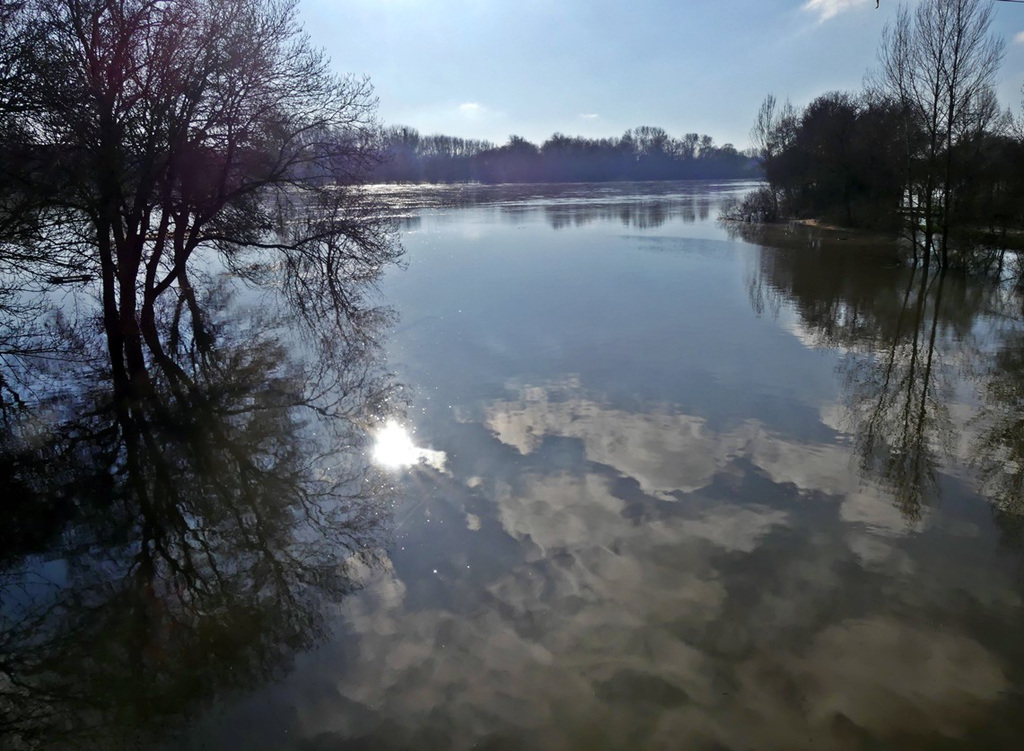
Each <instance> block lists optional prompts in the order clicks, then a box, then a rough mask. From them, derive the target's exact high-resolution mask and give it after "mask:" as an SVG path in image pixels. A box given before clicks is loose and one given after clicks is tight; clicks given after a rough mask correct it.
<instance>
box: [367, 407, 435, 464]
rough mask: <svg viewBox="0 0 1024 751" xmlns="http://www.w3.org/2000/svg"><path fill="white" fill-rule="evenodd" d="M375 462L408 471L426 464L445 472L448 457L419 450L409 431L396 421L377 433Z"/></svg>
mask: <svg viewBox="0 0 1024 751" xmlns="http://www.w3.org/2000/svg"><path fill="white" fill-rule="evenodd" d="M372 458H373V462H374V463H375V464H378V465H380V466H382V467H387V468H388V469H406V468H408V467H412V466H413V465H416V464H426V465H428V466H431V467H433V468H434V469H437V470H441V471H443V470H444V465H445V460H446V458H447V457H446V456H445V453H444V452H443V451H434V450H432V449H424V448H417V446H416V445H415V444H414V443H413V442H412V436H411V435H410V433H409V431H408V429H406V428H405V427H403V426H402V425H400V424H398V423H397V422H395V421H394V420H388V421H387V423H385V425H384V427H383V428H381V429H380V430H379V431H378V432H377V436H376V441H375V442H374V446H373V455H372Z"/></svg>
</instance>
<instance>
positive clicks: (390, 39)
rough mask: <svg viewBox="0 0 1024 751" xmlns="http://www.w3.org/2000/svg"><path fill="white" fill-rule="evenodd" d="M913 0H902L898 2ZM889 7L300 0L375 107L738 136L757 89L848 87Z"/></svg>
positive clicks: (1000, 14) (388, 117)
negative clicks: (371, 94) (362, 80)
mask: <svg viewBox="0 0 1024 751" xmlns="http://www.w3.org/2000/svg"><path fill="white" fill-rule="evenodd" d="M911 4H913V0H912V1H911ZM994 5H995V6H996V7H995V11H996V15H995V23H994V30H995V32H996V33H997V34H999V35H1001V36H1003V37H1004V38H1005V40H1006V57H1005V60H1004V62H1003V67H1002V69H1001V72H1000V84H999V89H998V91H999V95H1000V100H1001V102H1002V103H1003V106H1004V107H1005V106H1009V107H1011V108H1012V109H1013V110H1014V112H1020V108H1021V84H1022V83H1024V5H1016V4H1011V3H1001V2H997V3H994ZM897 6H898V4H897V3H896V2H894V1H893V0H881V8H880V9H879V10H875V0H632V2H624V1H623V0H300V6H299V7H300V13H301V16H302V20H303V22H304V24H305V26H306V30H307V31H308V32H309V34H310V35H311V36H312V38H313V41H314V43H315V44H317V45H318V46H320V47H323V48H324V49H326V50H327V52H328V54H329V55H330V56H331V59H332V61H333V65H334V67H335V68H337V69H338V70H339V71H344V72H349V73H357V74H364V73H365V74H367V75H369V76H370V79H371V80H372V82H373V85H374V87H375V90H376V94H377V96H378V97H379V99H380V112H379V114H380V116H381V118H382V119H383V120H384V121H385V122H386V123H389V124H392V123H401V124H403V125H411V126H413V127H415V128H418V129H419V130H420V131H421V132H423V133H437V132H440V133H447V134H450V135H458V136H464V137H471V138H486V139H489V140H492V141H495V142H497V143H504V142H505V140H507V138H508V136H509V135H511V134H516V135H521V136H524V137H526V138H528V139H530V140H532V141H535V142H541V141H543V140H544V139H545V138H547V137H548V136H549V135H551V134H552V133H554V132H556V131H560V132H562V133H566V134H569V135H586V136H612V135H619V134H621V133H622V132H623V131H624V130H625V129H626V128H630V127H635V126H637V125H658V126H661V127H663V128H665V129H666V130H668V131H669V132H670V133H672V134H673V135H677V136H678V135H682V134H683V133H686V132H690V131H698V132H701V133H708V134H710V135H712V136H713V137H714V138H715V141H716V143H720V144H721V143H726V142H732V143H733V144H735V145H736V146H737V147H739V148H744V147H745V146H746V145H748V136H747V134H748V132H749V130H750V126H751V124H752V122H753V119H754V116H755V113H756V111H757V107H758V105H759V104H760V102H761V100H762V99H763V98H764V95H765V94H767V93H768V92H772V93H774V94H775V95H776V96H778V97H780V98H782V99H784V98H786V97H788V98H790V99H791V100H792V101H793V102H794V104H806V103H807V102H808V101H809V100H810V99H812V98H813V97H814V96H816V95H817V94H820V93H824V92H825V91H828V90H831V89H857V88H859V87H860V85H861V82H862V81H863V78H864V74H865V73H866V72H867V70H868V69H869V68H870V67H872V66H873V65H874V62H875V52H876V49H877V45H878V39H879V37H880V35H881V31H882V27H883V26H884V25H885V22H886V20H888V19H890V18H892V17H893V16H894V15H895V12H896V8H897Z"/></svg>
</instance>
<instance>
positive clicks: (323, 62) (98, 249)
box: [0, 0, 399, 392]
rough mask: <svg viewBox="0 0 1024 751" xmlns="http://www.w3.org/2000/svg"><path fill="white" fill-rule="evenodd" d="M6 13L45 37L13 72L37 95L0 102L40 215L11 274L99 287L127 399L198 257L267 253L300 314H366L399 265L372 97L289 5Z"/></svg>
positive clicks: (28, 0) (5, 254)
mask: <svg viewBox="0 0 1024 751" xmlns="http://www.w3.org/2000/svg"><path fill="white" fill-rule="evenodd" d="M4 14H5V18H4V22H5V24H15V25H16V27H17V28H18V29H19V30H20V31H19V33H24V34H28V35H30V36H31V37H32V38H33V40H35V41H34V43H33V44H32V45H28V46H25V47H23V48H20V49H19V50H18V52H17V56H16V57H15V58H14V59H13V60H12V61H11V62H10V63H9V64H7V65H6V66H5V67H8V68H9V67H10V65H16V66H17V70H18V73H19V76H20V78H21V80H23V81H24V84H25V85H23V86H22V87H21V88H20V89H19V90H18V97H19V98H18V100H17V102H16V104H17V107H16V108H14V107H13V104H12V103H11V102H10V101H8V100H9V99H10V97H7V98H5V102H4V103H5V104H7V105H9V106H7V107H6V109H7V110H8V112H7V114H6V115H5V118H6V119H7V120H11V118H15V119H16V121H17V124H18V125H19V126H20V127H19V128H18V129H17V131H16V132H17V134H18V139H19V142H18V143H14V144H11V143H8V144H7V145H6V146H4V150H5V155H9V156H11V157H12V158H11V159H7V160H5V161H6V162H7V164H8V167H7V171H8V172H9V173H10V174H13V175H14V176H15V177H17V178H19V180H20V183H19V185H18V187H17V190H13V189H8V190H6V191H5V193H6V195H3V196H0V207H3V206H4V205H5V204H10V203H12V201H11V200H10V195H12V194H16V195H17V196H19V197H23V198H24V197H29V198H31V199H32V202H33V206H32V208H33V215H34V216H36V217H39V221H38V223H37V225H36V226H35V228H34V233H32V235H31V236H28V235H26V234H25V233H22V234H21V235H19V236H17V237H14V238H13V239H12V237H11V236H8V237H7V238H6V242H3V243H0V261H6V260H9V259H11V258H18V257H26V258H28V257H33V258H34V259H35V260H36V261H39V263H38V264H36V265H35V266H34V267H32V268H31V269H29V266H28V265H27V264H23V265H22V267H21V269H20V270H26V269H28V270H30V271H31V270H34V271H36V272H38V273H39V274H41V275H43V276H44V277H46V276H49V277H51V278H55V279H57V280H60V279H62V278H67V277H68V276H69V275H70V276H71V277H72V278H75V279H81V278H84V277H86V276H94V277H95V278H98V279H99V280H100V284H99V293H100V296H101V299H102V311H103V324H104V329H105V331H106V335H107V341H108V345H109V354H110V359H111V364H112V375H113V380H114V384H115V386H116V388H117V389H118V390H119V391H122V392H130V391H133V390H138V389H142V390H145V389H147V388H148V385H147V375H146V368H145V367H144V363H143V359H144V357H146V356H147V355H145V354H144V349H143V347H142V342H143V341H144V340H145V341H146V342H147V343H148V344H149V347H148V349H149V351H151V352H152V353H153V355H152V356H154V357H156V358H160V357H161V356H162V349H161V346H160V341H159V337H158V336H157V334H156V325H155V322H154V307H155V305H156V302H157V300H158V298H159V297H160V296H161V295H162V294H163V293H164V292H166V291H167V290H168V289H169V288H171V287H179V288H182V289H187V287H188V286H189V281H188V269H189V267H190V264H191V263H193V259H194V257H195V256H196V254H197V252H198V251H200V249H203V248H206V249H211V250H213V249H215V250H217V251H219V253H220V255H221V256H222V257H223V258H225V259H226V260H227V261H228V262H229V263H231V264H234V265H235V266H237V267H238V268H239V269H242V268H243V267H245V264H244V263H243V262H242V259H243V258H244V257H245V255H244V254H246V253H250V254H251V253H252V252H253V251H254V250H255V251H256V252H259V253H263V254H272V256H273V257H272V258H266V257H265V256H264V257H262V258H261V259H260V260H261V262H262V263H263V264H264V265H275V266H277V267H278V268H283V269H284V270H285V271H286V272H287V282H286V286H287V287H288V288H289V289H291V290H292V291H293V292H295V299H296V300H297V301H298V302H300V303H301V305H302V309H303V310H304V311H306V312H308V313H310V314H323V313H328V312H330V313H333V314H336V315H338V318H339V323H343V322H344V320H345V319H346V318H351V317H353V316H358V315H361V314H362V312H363V310H362V309H363V300H362V298H361V297H360V292H359V290H360V285H359V284H354V282H359V283H362V282H366V281H372V280H373V279H374V278H376V276H377V275H378V274H379V273H380V270H381V268H382V266H383V265H384V264H385V263H387V262H389V261H392V260H394V259H395V258H396V257H397V255H398V253H399V249H398V247H397V245H396V244H395V242H394V239H393V236H392V234H391V232H390V229H389V225H388V224H387V223H386V222H385V221H383V220H382V219H381V218H380V216H381V213H380V211H379V210H378V207H377V206H375V205H374V204H373V202H372V201H371V200H370V199H369V197H368V196H367V195H366V194H365V193H364V192H361V191H360V190H359V189H358V188H357V187H355V185H356V183H358V182H359V180H360V178H361V176H362V175H363V174H364V173H366V171H367V170H368V169H369V168H370V167H371V166H372V164H373V163H374V161H375V159H376V154H377V150H376V140H375V138H376V136H375V134H376V133H377V130H378V129H377V127H376V122H375V119H374V113H375V106H376V102H375V100H374V98H373V96H372V90H371V88H370V86H369V84H368V82H367V81H366V80H360V79H353V78H342V77H338V76H336V75H335V74H333V73H332V72H331V71H330V68H329V65H328V61H327V59H326V58H325V57H324V56H323V54H322V53H321V52H319V51H318V50H316V49H314V48H312V47H311V46H310V44H309V41H308V39H307V37H306V36H305V34H304V33H303V32H302V30H301V28H300V27H299V25H298V23H297V21H296V11H295V0H25V1H24V2H22V3H14V4H11V3H7V4H5V5H4ZM12 28H13V27H12ZM3 73H4V71H3V70H0V74H3ZM12 165H14V166H12ZM0 210H2V209H0ZM4 219H6V216H4V217H0V222H2V221H3V220H4ZM33 248H34V249H36V250H37V251H38V250H39V249H43V250H44V251H45V252H42V253H39V252H36V253H35V254H34V255H33V253H31V252H30V251H31V250H32V249H33ZM43 262H45V264H44V263H43ZM54 269H56V270H57V271H56V272H55V271H54Z"/></svg>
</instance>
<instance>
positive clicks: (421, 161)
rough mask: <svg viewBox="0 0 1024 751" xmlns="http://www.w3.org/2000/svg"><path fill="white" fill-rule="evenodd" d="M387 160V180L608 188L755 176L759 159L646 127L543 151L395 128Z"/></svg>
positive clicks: (517, 141)
mask: <svg viewBox="0 0 1024 751" xmlns="http://www.w3.org/2000/svg"><path fill="white" fill-rule="evenodd" d="M382 140H383V151H384V155H385V158H384V161H383V162H382V163H381V164H379V165H378V166H377V167H376V168H375V169H374V172H373V178H374V179H375V180H378V181H380V182H414V183H419V182H481V183H525V182H538V183H546V182H605V181H612V180H692V179H704V178H738V177H752V176H753V175H754V173H755V168H756V160H755V159H754V158H753V155H752V154H751V153H749V152H748V153H743V152H740V151H738V150H737V149H736V147H735V146H733V145H732V144H730V143H727V144H724V145H722V146H717V145H715V142H714V139H713V138H712V137H711V136H708V135H700V134H698V133H687V134H685V135H684V136H683V137H682V138H675V137H673V136H671V135H669V134H668V133H667V132H666V131H665V130H664V129H663V128H658V127H654V126H649V125H645V126H641V127H638V128H635V129H630V130H627V131H626V132H625V133H624V134H623V135H622V136H620V137H617V138H586V137H583V136H566V135H563V134H561V133H555V134H554V135H552V136H551V137H550V138H548V139H547V140H546V141H544V143H542V144H541V145H540V146H538V145H536V144H534V143H531V142H530V141H528V140H526V139H525V138H522V137H520V136H510V137H509V140H508V142H507V143H505V144H504V145H502V146H497V145H495V144H494V143H491V142H489V141H483V140H474V139H465V138H458V137H454V136H446V135H421V134H420V133H419V132H418V131H417V130H416V129H415V128H410V127H407V126H403V125H395V126H391V127H388V128H385V129H384V131H383V133H382Z"/></svg>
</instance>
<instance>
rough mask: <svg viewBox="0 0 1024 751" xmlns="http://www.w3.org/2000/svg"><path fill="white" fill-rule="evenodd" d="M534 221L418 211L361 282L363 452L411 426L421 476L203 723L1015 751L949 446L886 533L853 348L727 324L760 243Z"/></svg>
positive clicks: (885, 502) (669, 226)
mask: <svg viewBox="0 0 1024 751" xmlns="http://www.w3.org/2000/svg"><path fill="white" fill-rule="evenodd" d="M544 209H545V205H544V203H543V201H540V202H538V204H537V206H536V207H535V208H530V207H526V208H523V209H522V211H521V212H519V217H518V222H517V223H516V224H509V223H507V222H503V221H502V219H501V218H500V215H499V214H495V213H494V212H493V211H492V210H491V208H490V207H487V206H484V207H479V208H472V207H471V208H463V209H458V210H448V211H446V212H445V213H443V214H436V215H435V214H433V213H431V211H425V212H424V213H423V215H422V219H421V221H420V222H418V223H417V227H416V229H415V231H414V232H412V233H411V234H409V235H407V238H406V245H407V247H408V250H409V268H408V270H407V271H405V272H400V273H397V274H394V275H392V277H391V278H390V279H389V280H388V283H387V284H386V285H385V287H386V290H385V291H386V294H387V295H388V297H389V298H390V300H391V301H393V302H394V303H395V304H396V306H397V307H398V308H399V311H400V313H401V316H402V318H401V323H400V324H399V327H398V330H397V331H396V332H395V334H394V338H393V341H392V343H391V352H390V358H391V363H392V366H393V367H394V368H396V370H397V371H398V373H399V375H400V377H401V378H402V379H403V380H404V381H405V382H406V383H408V384H409V385H410V387H412V389H413V390H414V392H415V394H416V396H415V401H414V404H413V409H412V410H410V419H411V423H415V425H416V428H417V437H416V438H415V441H414V440H413V439H412V438H410V436H409V434H408V433H399V432H395V433H394V434H393V435H392V436H391V437H390V438H389V439H388V440H390V441H391V444H392V449H391V454H389V456H391V459H385V463H389V462H390V463H394V464H397V465H403V466H404V465H409V464H414V463H417V462H420V461H421V457H422V455H421V454H420V453H418V452H421V451H424V450H423V449H418V448H416V445H417V444H419V443H420V442H421V441H422V442H423V443H425V444H428V445H430V446H432V447H433V449H432V450H429V451H428V453H429V454H430V456H432V457H435V458H437V457H441V458H446V463H445V465H444V467H445V472H443V473H442V472H437V471H434V470H431V469H429V468H423V469H422V471H416V472H413V473H410V474H408V475H406V476H405V480H404V482H405V487H406V500H405V501H404V503H403V505H402V507H401V508H400V509H399V510H398V512H397V514H396V519H398V520H400V522H401V523H400V525H399V528H398V530H397V532H396V539H395V541H394V544H393V547H392V550H391V555H390V562H389V564H388V566H387V568H386V569H385V570H384V571H383V572H380V573H379V574H378V575H377V576H376V577H375V579H374V582H373V583H372V584H371V585H370V586H369V587H368V588H367V589H366V590H365V591H364V592H362V593H360V594H359V595H358V596H356V597H352V598H350V599H349V600H347V601H346V602H344V603H343V605H342V609H341V613H340V626H339V638H338V639H337V640H336V641H334V642H332V643H331V644H329V645H328V646H326V647H324V648H322V649H320V650H319V651H318V652H317V653H316V654H315V655H313V656H309V657H305V658H302V659H300V660H299V663H298V667H297V669H296V671H295V672H294V673H293V674H292V676H291V677H290V678H289V679H288V680H286V681H285V682H284V683H283V684H281V686H279V687H278V688H277V689H274V690H273V691H270V692H267V693H266V694H265V695H261V696H260V697H258V698H256V699H252V700H249V701H247V702H244V703H242V704H241V705H239V706H236V707H234V708H233V709H231V710H230V711H228V712H227V714H226V715H224V716H218V717H217V718H215V719H212V720H210V724H209V726H207V728H206V731H207V732H208V733H209V737H211V738H214V739H216V738H218V737H220V738H225V737H229V736H230V737H231V738H233V739H234V740H235V742H244V743H245V744H246V745H249V746H251V747H254V748H256V747H259V748H269V747H283V746H291V747H295V748H317V749H319V748H342V747H348V746H346V745H345V742H354V741H356V740H360V739H361V742H363V743H364V745H363V746H359V745H358V744H357V745H355V746H352V747H360V748H362V747H368V748H407V747H409V748H449V747H450V748H471V747H478V748H540V749H548V748H551V749H556V748H769V747H772V748H842V749H845V748H851V749H853V748H862V747H866V746H867V747H874V746H879V745H881V746H886V747H891V748H917V747H921V748H927V747H934V746H935V745H937V744H938V743H940V742H943V743H949V744H951V746H956V745H958V744H962V745H963V746H964V747H999V746H1003V747H1008V748H1009V747H1013V744H1012V739H1014V738H1017V737H1018V735H1017V734H1018V733H1019V732H1020V731H1021V729H1022V728H1021V725H1020V723H1021V720H1020V719H1019V717H1018V716H1019V712H1016V711H1015V709H1016V708H1018V707H1019V706H1020V696H1019V693H1018V692H1017V689H1015V688H1014V686H1015V685H1019V681H1020V679H1021V677H1022V672H1021V667H1022V666H1024V649H1022V648H1021V647H1020V646H1018V643H1019V638H1018V627H1019V623H1020V616H1021V612H1022V611H1021V600H1020V594H1019V591H1020V590H1019V583H1018V581H1019V580H1018V569H1017V568H1016V567H1017V566H1019V558H1018V555H1017V554H1016V553H1013V552H1011V551H1008V550H1006V549H1001V548H999V547H998V545H997V532H998V531H997V529H996V528H995V526H994V525H993V522H992V515H991V512H990V508H989V505H988V504H987V503H986V502H985V501H984V500H983V499H982V498H981V497H980V496H979V495H978V494H977V493H976V491H975V490H974V489H973V485H972V481H971V479H970V473H969V472H967V471H966V470H964V469H963V468H962V467H961V466H960V465H959V464H957V461H956V455H957V452H954V458H953V459H951V460H950V462H949V463H947V464H946V465H942V466H940V467H939V469H938V473H937V476H936V479H935V491H934V496H932V497H929V499H928V501H929V502H928V503H927V504H926V505H925V506H924V507H922V508H921V510H920V514H919V516H918V518H917V520H916V521H914V522H910V521H908V519H907V517H906V515H905V514H902V513H901V511H900V509H899V508H897V505H896V499H895V496H894V493H895V492H896V491H895V490H893V489H892V488H891V487H889V486H888V485H886V484H885V483H883V482H881V481H879V480H877V479H876V478H874V477H873V476H871V475H866V474H864V473H862V472H861V471H860V470H861V467H860V464H859V462H858V459H857V456H856V450H855V449H856V440H855V436H854V435H853V433H854V430H853V428H852V427H851V426H850V424H849V423H850V419H849V405H848V404H846V403H845V402H844V393H843V388H844V385H843V383H844V381H843V377H844V374H846V373H848V371H849V369H850V368H851V367H852V366H851V365H850V364H849V363H848V362H847V360H848V358H849V357H850V355H851V352H853V351H854V350H856V349H858V348H859V349H860V350H862V351H866V352H870V351H872V348H871V347H870V346H868V345H863V346H862V345H861V344H857V343H856V342H855V341H853V340H851V342H849V343H848V345H849V346H846V345H840V344H839V343H838V341H831V346H830V343H829V342H828V341H825V338H824V337H823V336H822V335H821V333H820V332H815V331H812V330H811V329H810V328H808V327H807V325H806V324H805V323H803V322H802V321H803V320H804V319H805V318H806V315H803V316H798V315H797V312H798V311H796V310H794V308H792V307H787V306H788V305H789V303H786V302H783V303H782V307H783V308H784V309H783V310H782V311H781V312H779V313H778V315H770V314H768V313H764V314H762V315H760V316H756V315H754V313H753V312H752V309H751V296H750V293H749V289H748V287H749V284H748V283H749V279H748V278H747V277H749V272H750V268H751V265H752V264H755V265H756V264H757V262H758V258H759V257H760V254H761V253H762V252H763V253H770V252H771V251H760V250H759V249H758V248H757V247H755V246H753V245H748V244H745V243H743V242H741V241H740V240H738V239H729V238H728V236H727V235H726V233H725V232H724V231H723V230H722V228H720V227H719V226H718V225H716V224H715V223H714V222H713V220H709V221H705V222H703V223H702V222H701V221H697V222H696V223H691V222H690V221H688V220H687V218H686V217H683V216H682V215H679V216H675V217H672V216H670V217H669V218H668V219H667V220H666V221H665V222H664V223H662V224H660V225H658V226H657V227H651V228H650V229H649V230H642V231H641V230H638V229H637V228H636V227H635V226H634V227H631V228H630V229H629V230H628V231H624V228H623V225H622V223H620V222H619V220H618V219H617V218H615V217H616V215H615V212H614V211H608V212H606V215H602V216H598V217H597V218H595V219H593V221H581V222H577V223H570V224H562V225H559V227H557V228H556V227H555V226H553V225H552V224H551V223H550V222H549V218H550V212H545V210H544ZM559 212H561V213H564V214H567V215H569V216H571V214H572V208H571V204H570V205H569V206H566V205H564V204H562V205H560V206H559ZM669 213H671V212H669ZM585 215H586V216H591V215H590V214H585ZM713 216H714V211H713V210H712V211H711V217H712V218H713ZM844 316H845V318H844V320H847V319H849V316H847V315H846V314H845V313H844ZM859 335H860V334H858V336H859ZM844 368H845V370H844ZM959 391H960V392H962V391H964V388H963V387H962V385H961V386H960V388H959ZM958 409H960V412H963V413H964V419H963V420H960V422H965V421H966V420H967V419H968V418H969V415H967V414H966V411H967V408H966V407H958ZM953 411H954V412H955V411H956V409H954V410H953ZM442 452H443V453H442ZM963 453H964V452H963V451H960V454H961V455H962V454H963ZM435 455H436V456H435ZM430 463H431V460H427V464H430ZM254 718H259V719H254ZM239 728H244V729H242V730H240V729H239ZM286 731H287V732H286ZM300 739H302V740H300Z"/></svg>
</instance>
